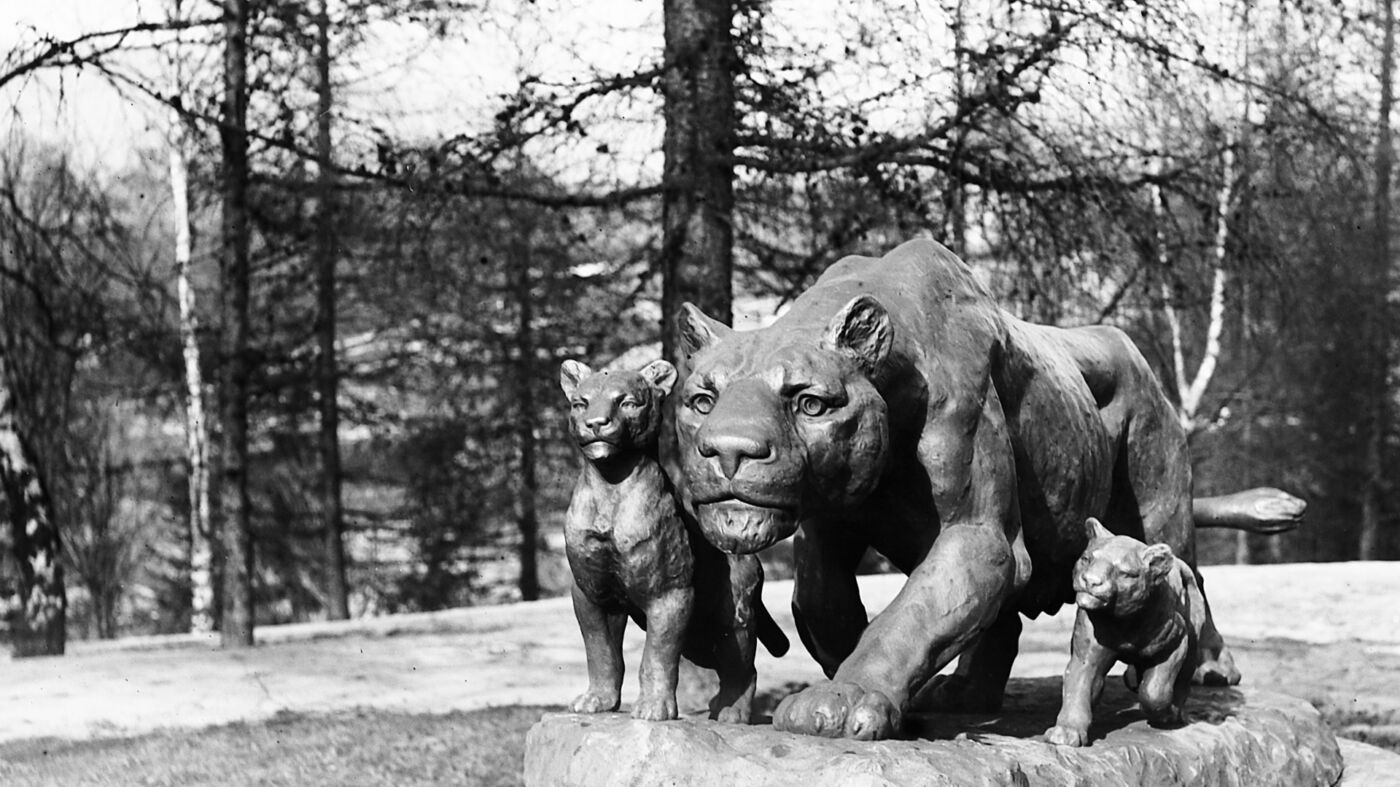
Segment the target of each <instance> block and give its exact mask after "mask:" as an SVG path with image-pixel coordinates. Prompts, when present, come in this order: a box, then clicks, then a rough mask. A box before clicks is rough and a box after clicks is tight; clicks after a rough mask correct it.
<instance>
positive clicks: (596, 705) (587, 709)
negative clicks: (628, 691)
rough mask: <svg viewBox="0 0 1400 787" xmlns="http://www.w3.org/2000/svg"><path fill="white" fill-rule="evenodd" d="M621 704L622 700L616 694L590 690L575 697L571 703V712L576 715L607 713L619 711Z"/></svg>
mask: <svg viewBox="0 0 1400 787" xmlns="http://www.w3.org/2000/svg"><path fill="white" fill-rule="evenodd" d="M621 704H622V700H621V698H620V697H619V696H618V695H617V694H616V693H613V692H605V691H592V690H589V691H585V692H584V693H582V694H580V695H578V696H577V697H575V698H574V701H573V702H571V703H569V710H571V711H573V712H574V713H607V712H609V711H615V710H617V707H618V705H621Z"/></svg>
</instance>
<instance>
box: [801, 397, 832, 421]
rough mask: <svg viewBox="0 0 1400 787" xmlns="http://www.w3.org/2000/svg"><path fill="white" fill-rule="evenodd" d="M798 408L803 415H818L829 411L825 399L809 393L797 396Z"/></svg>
mask: <svg viewBox="0 0 1400 787" xmlns="http://www.w3.org/2000/svg"><path fill="white" fill-rule="evenodd" d="M797 409H798V410H800V411H801V412H802V414H803V415H808V416H818V415H821V414H822V413H825V412H826V411H827V404H826V402H825V401H823V400H821V399H819V398H817V397H815V396H812V395H810V394H807V395H804V396H799V397H797Z"/></svg>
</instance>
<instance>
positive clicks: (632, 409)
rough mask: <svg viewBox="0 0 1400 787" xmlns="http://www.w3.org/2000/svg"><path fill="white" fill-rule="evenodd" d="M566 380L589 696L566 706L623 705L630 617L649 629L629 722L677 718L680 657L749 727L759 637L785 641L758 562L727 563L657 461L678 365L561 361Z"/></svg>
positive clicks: (725, 712)
mask: <svg viewBox="0 0 1400 787" xmlns="http://www.w3.org/2000/svg"><path fill="white" fill-rule="evenodd" d="M559 381H560V386H561V387H562V388H563V389H564V393H565V395H566V396H567V397H568V399H569V429H570V433H571V435H572V437H573V438H574V441H575V442H576V443H577V444H578V447H579V450H580V451H581V452H582V454H583V458H584V462H583V466H582V469H581V471H580V474H579V477H578V481H577V483H576V484H575V486H574V493H573V499H572V501H571V502H570V504H569V510H568V514H567V515H566V518H565V521H564V545H565V551H566V553H567V555H568V559H569V568H570V569H571V570H572V571H573V575H574V585H573V602H574V613H575V615H576V617H577V618H578V623H579V628H580V629H581V630H582V632H583V643H584V651H585V654H586V657H587V660H588V690H587V691H585V692H584V693H583V694H581V695H579V696H578V697H577V698H576V699H574V701H573V702H572V703H571V704H570V706H569V707H570V710H572V711H574V712H575V713H599V712H604V711H613V710H617V708H618V706H619V704H620V700H621V691H622V676H623V663H622V634H623V629H624V627H625V626H626V624H627V618H628V617H629V616H630V617H631V618H632V619H633V620H635V621H636V622H637V623H638V625H640V626H641V627H642V628H643V629H645V630H646V643H645V645H644V646H643V650H642V665H641V681H640V682H641V695H640V697H639V699H638V701H637V703H636V705H635V706H634V708H633V711H632V715H633V717H635V718H638V719H646V720H651V721H665V720H668V719H674V718H676V716H677V713H678V711H677V705H676V683H677V680H678V673H679V666H680V657H681V655H682V654H684V655H685V656H686V658H688V659H690V660H691V661H692V662H694V663H696V664H698V665H700V666H702V667H710V668H713V669H714V670H715V671H716V672H717V673H718V675H719V683H720V685H719V693H718V694H717V695H716V696H715V698H714V700H713V701H712V702H711V703H710V715H711V717H713V718H716V719H718V720H720V721H726V722H739V723H744V724H747V723H748V722H749V721H750V716H751V711H752V705H753V695H754V686H755V673H754V667H753V657H754V648H755V639H756V638H757V639H761V640H762V641H763V642H764V644H765V645H767V646H768V649H769V650H770V651H772V652H773V653H774V655H782V653H783V652H785V651H786V650H787V644H788V643H787V638H786V637H785V636H784V635H783V633H782V630H781V629H779V628H778V626H777V624H776V623H775V622H774V621H773V618H772V617H771V616H770V615H769V614H768V611H767V609H766V608H764V607H763V604H762V600H761V599H760V597H759V591H760V590H761V588H762V583H763V569H762V567H761V566H760V565H759V563H758V560H757V558H754V557H753V556H751V555H749V556H736V557H726V556H725V555H723V554H721V553H720V552H718V550H715V549H714V548H713V547H711V546H710V545H709V544H708V543H706V542H705V541H704V539H702V538H700V537H699V536H698V535H695V536H692V534H691V533H690V532H689V530H688V529H687V526H686V523H685V522H684V521H683V520H682V518H681V516H680V513H679V509H678V507H677V504H676V499H675V493H674V490H673V488H672V486H671V482H670V480H669V479H668V478H667V476H666V473H665V471H664V470H663V469H662V466H661V463H660V461H659V460H658V456H657V436H658V434H659V432H660V429H661V422H662V410H661V409H662V406H663V404H664V401H665V399H666V396H667V395H668V394H669V393H670V391H671V388H672V386H673V385H674V384H675V382H676V370H675V368H674V367H673V366H672V365H671V364H670V363H668V362H666V361H655V362H652V363H650V364H648V365H647V366H645V367H644V368H642V369H641V370H640V371H607V370H604V371H599V372H594V371H593V370H591V369H590V368H589V367H587V366H586V365H584V364H582V363H579V362H577V361H565V362H564V363H563V365H562V367H561V368H560V375H559Z"/></svg>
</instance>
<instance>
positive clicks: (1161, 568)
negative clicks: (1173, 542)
mask: <svg viewBox="0 0 1400 787" xmlns="http://www.w3.org/2000/svg"><path fill="white" fill-rule="evenodd" d="M1142 563H1143V565H1145V566H1147V573H1149V574H1151V575H1152V578H1153V579H1154V580H1155V579H1161V578H1162V577H1165V576H1166V575H1167V574H1169V573H1171V570H1172V567H1173V566H1175V565H1176V554H1175V553H1173V552H1172V548H1171V547H1169V546H1167V545H1166V544H1153V545H1151V546H1149V547H1148V548H1146V549H1144V550H1143V551H1142Z"/></svg>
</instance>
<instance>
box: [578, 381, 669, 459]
mask: <svg viewBox="0 0 1400 787" xmlns="http://www.w3.org/2000/svg"><path fill="white" fill-rule="evenodd" d="M675 383H676V369H675V367H673V366H672V365H671V364H670V363H669V362H667V361H653V362H651V363H649V364H647V365H646V366H645V367H643V368H642V369H641V370H640V371H601V372H594V371H593V370H592V369H589V368H588V366H586V365H584V364H582V363H579V362H578V361H565V362H564V363H563V365H562V366H561V367H560V368H559V385H560V387H562V388H563V389H564V395H565V396H567V397H568V398H569V433H570V434H571V435H572V436H573V438H574V441H575V442H576V443H578V446H579V448H580V449H581V450H582V451H583V455H584V456H586V457H587V458H588V459H589V460H590V461H593V462H601V461H607V460H609V459H613V458H615V457H618V456H621V455H623V454H625V453H627V452H629V451H635V450H638V449H649V448H651V447H653V446H654V445H656V436H657V432H658V430H659V429H660V428H661V404H662V402H663V401H664V400H665V399H666V396H667V394H669V393H670V392H671V388H672V386H674V385H675Z"/></svg>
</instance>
